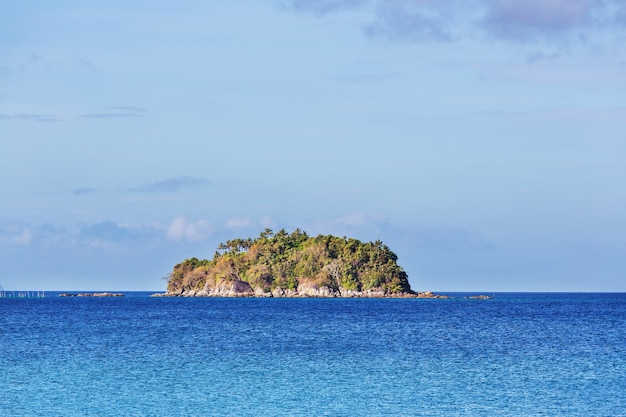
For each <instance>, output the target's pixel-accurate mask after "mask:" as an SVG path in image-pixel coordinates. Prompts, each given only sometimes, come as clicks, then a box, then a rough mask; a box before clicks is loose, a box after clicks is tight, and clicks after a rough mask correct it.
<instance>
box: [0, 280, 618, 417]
mask: <svg viewBox="0 0 626 417" xmlns="http://www.w3.org/2000/svg"><path fill="white" fill-rule="evenodd" d="M124 294H125V296H124V297H110V298H104V297H102V298H101V297H59V296H58V295H59V294H58V293H45V296H30V297H28V296H23V297H19V296H13V297H11V296H5V297H4V298H0V415H1V416H63V417H69V416H116V417H118V416H626V294H623V293H612V294H600V293H589V294H583V293H563V294H561V293H496V294H488V295H489V296H493V297H494V298H492V299H488V300H477V299H470V298H467V297H468V296H470V295H475V294H463V293H454V294H448V295H451V296H452V298H450V299H312V298H298V299H288V298H273V299H272V298H270V299H254V298H238V299H233V298H162V297H151V293H147V292H146V293H142V292H131V293H124ZM38 295H40V294H38Z"/></svg>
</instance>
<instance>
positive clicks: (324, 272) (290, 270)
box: [167, 229, 412, 294]
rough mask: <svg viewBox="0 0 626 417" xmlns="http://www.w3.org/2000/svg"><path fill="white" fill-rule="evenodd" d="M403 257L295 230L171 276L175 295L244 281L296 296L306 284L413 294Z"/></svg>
mask: <svg viewBox="0 0 626 417" xmlns="http://www.w3.org/2000/svg"><path fill="white" fill-rule="evenodd" d="M397 259H398V257H397V256H396V254H395V253H393V252H392V251H391V250H390V249H389V248H388V247H387V246H386V245H384V244H383V243H382V242H381V241H380V240H377V241H375V242H367V243H363V242H361V241H359V240H357V239H353V238H346V237H342V238H340V237H336V236H332V235H318V236H316V237H310V236H309V235H308V234H307V233H306V232H304V231H302V230H300V229H296V230H294V231H293V232H292V233H288V232H287V231H286V230H284V229H281V230H279V231H278V232H276V233H274V232H273V231H272V230H271V229H265V230H264V231H262V232H261V233H260V234H259V236H258V237H257V238H255V239H251V238H247V239H233V240H228V241H226V242H225V243H220V245H219V246H218V248H217V251H216V252H215V254H214V256H213V258H212V259H202V260H200V259H197V258H190V259H186V260H184V261H183V262H181V263H179V264H178V265H176V266H175V267H174V269H173V270H172V272H171V273H170V274H169V275H168V286H167V290H168V292H170V293H181V292H183V291H202V290H203V289H205V288H207V286H211V285H218V284H220V283H224V282H234V281H243V282H246V283H248V284H249V285H250V286H251V287H252V288H254V289H260V290H261V291H263V292H267V293H269V292H271V291H273V290H275V289H277V288H279V289H284V290H297V288H298V286H299V285H301V284H309V285H313V286H315V287H327V288H328V289H330V290H332V291H347V290H352V291H368V290H378V291H382V292H384V293H385V294H396V293H412V291H411V288H410V285H409V282H408V277H407V274H406V273H405V272H404V270H403V269H402V268H401V267H400V266H399V265H398V264H397V262H396V261H397Z"/></svg>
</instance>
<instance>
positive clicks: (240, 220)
mask: <svg viewBox="0 0 626 417" xmlns="http://www.w3.org/2000/svg"><path fill="white" fill-rule="evenodd" d="M251 225H252V219H250V218H249V217H233V218H230V219H228V221H227V222H226V226H227V227H230V228H235V227H248V226H251Z"/></svg>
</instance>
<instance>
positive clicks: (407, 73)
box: [0, 0, 626, 291]
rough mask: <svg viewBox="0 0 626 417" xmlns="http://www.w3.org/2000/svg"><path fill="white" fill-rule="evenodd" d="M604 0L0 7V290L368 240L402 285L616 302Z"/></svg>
mask: <svg viewBox="0 0 626 417" xmlns="http://www.w3.org/2000/svg"><path fill="white" fill-rule="evenodd" d="M625 45H626V5H625V4H624V3H623V2H621V1H617V0H568V1H566V0H541V1H540V0H525V1H521V0H471V1H466V0H464V1H458V0H439V1H434V0H412V1H409V0H396V1H391V0H344V1H340V0H323V1H308V0H275V1H274V0H266V1H252V0H233V1H228V2H205V1H181V2H165V1H154V0H151V1H134V2H123V1H107V2H81V1H70V0H62V1H55V2H48V1H30V0H25V1H20V2H8V3H7V4H4V5H3V6H2V12H1V13H0V177H1V178H2V193H1V194H0V285H2V286H3V287H4V288H5V289H31V290H70V289H77V290H107V289H113V290H162V289H164V288H165V282H164V281H163V280H162V277H164V276H166V275H167V273H168V272H169V271H170V270H171V268H172V266H173V265H174V264H176V263H177V262H179V261H181V260H182V259H185V258H187V257H192V256H196V257H200V258H202V257H211V256H212V255H213V253H214V251H215V249H216V247H217V245H218V243H219V242H221V241H224V240H226V239H230V238H234V237H247V236H257V235H258V233H259V232H260V231H261V230H262V229H263V228H265V227H270V228H272V229H274V230H277V229H280V228H286V229H287V230H293V229H295V228H296V227H299V228H301V229H304V230H306V231H308V232H309V234H312V235H315V234H318V233H324V234H326V233H332V234H336V235H339V236H343V235H346V236H353V237H356V238H359V239H362V240H376V239H381V240H383V242H385V243H386V244H387V245H388V246H390V247H391V249H392V250H394V251H395V252H396V253H397V254H398V256H399V263H400V264H401V265H402V266H403V267H404V269H405V270H406V271H407V273H408V274H409V278H410V282H411V284H412V287H413V288H414V289H416V290H433V291H626V186H624V184H625V183H626V46H625Z"/></svg>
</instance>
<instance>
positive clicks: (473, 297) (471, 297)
mask: <svg viewBox="0 0 626 417" xmlns="http://www.w3.org/2000/svg"><path fill="white" fill-rule="evenodd" d="M467 298H469V299H470V300H491V299H492V298H493V297H491V296H488V295H472V296H469V297H467Z"/></svg>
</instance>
